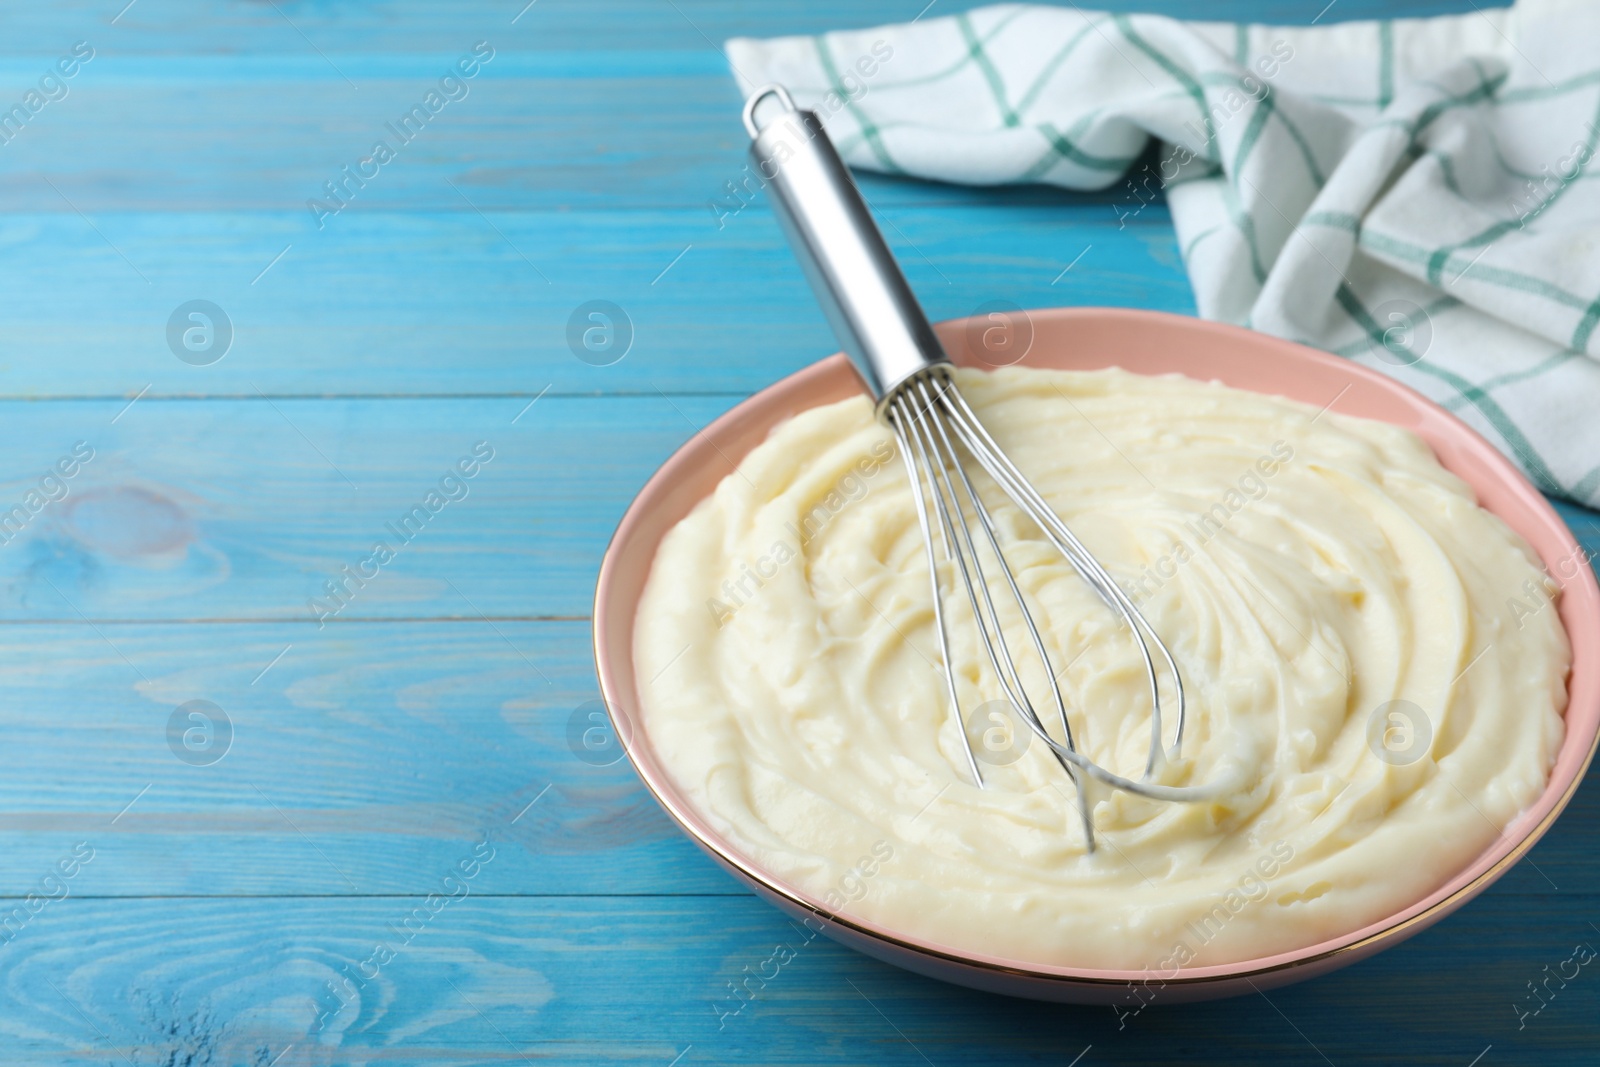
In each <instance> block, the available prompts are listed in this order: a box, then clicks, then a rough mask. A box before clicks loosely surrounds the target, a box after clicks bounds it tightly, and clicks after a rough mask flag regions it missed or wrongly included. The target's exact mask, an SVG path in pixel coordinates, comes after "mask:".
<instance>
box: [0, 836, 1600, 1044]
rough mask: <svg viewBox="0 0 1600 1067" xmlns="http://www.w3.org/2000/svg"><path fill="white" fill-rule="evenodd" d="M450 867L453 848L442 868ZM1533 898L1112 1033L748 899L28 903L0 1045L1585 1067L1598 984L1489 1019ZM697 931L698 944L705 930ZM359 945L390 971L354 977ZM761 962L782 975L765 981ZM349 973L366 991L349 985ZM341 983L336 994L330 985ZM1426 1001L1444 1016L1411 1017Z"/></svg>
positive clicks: (1090, 1016) (1515, 968) (1153, 1008)
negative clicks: (1269, 986)
mask: <svg viewBox="0 0 1600 1067" xmlns="http://www.w3.org/2000/svg"><path fill="white" fill-rule="evenodd" d="M490 841H491V845H492V846H493V845H494V839H493V837H492V835H491V838H490ZM501 851H502V850H498V848H497V851H496V854H495V858H494V859H493V860H491V862H490V863H489V864H488V865H487V866H484V867H482V869H481V873H480V875H479V877H480V878H486V877H488V876H489V874H490V872H492V871H493V870H494V867H495V865H496V864H498V863H499V862H500V855H501ZM471 854H472V853H471V849H470V847H469V848H468V849H466V850H464V851H463V853H462V856H463V857H466V856H470V855H471ZM99 862H100V860H99V858H98V857H97V858H96V859H95V860H94V861H93V863H91V865H90V867H89V868H87V869H86V870H85V874H84V875H83V877H87V876H88V872H89V871H92V870H93V868H94V865H95V864H98V863H99ZM1536 877H1537V876H1536V875H1534V874H1533V872H1532V871H1531V870H1528V869H1527V868H1526V867H1523V868H1519V870H1518V871H1517V872H1514V873H1513V874H1512V875H1511V876H1510V878H1509V879H1508V884H1507V885H1506V886H1505V887H1504V888H1502V889H1499V890H1497V891H1495V893H1494V894H1493V895H1492V896H1490V897H1489V898H1486V899H1485V900H1483V901H1482V902H1481V903H1479V904H1478V905H1476V906H1475V907H1474V908H1472V909H1470V910H1469V911H1468V912H1467V913H1465V914H1463V915H1461V916H1459V917H1457V918H1455V919H1453V920H1452V921H1451V922H1450V924H1449V926H1448V927H1447V928H1445V929H1436V930H1432V931H1428V932H1426V933H1424V934H1422V935H1420V936H1419V937H1417V938H1416V939H1414V940H1413V941H1411V942H1409V943H1408V944H1407V945H1406V946H1404V947H1403V948H1401V949H1398V950H1395V951H1392V952H1390V953H1388V954H1386V955H1385V956H1384V957H1383V960H1382V961H1381V962H1378V961H1372V962H1368V963H1364V964H1360V965H1358V966H1356V967H1354V968H1352V969H1349V970H1346V971H1343V972H1340V973H1339V974H1336V975H1333V976H1330V977H1327V978H1323V979H1319V980H1318V981H1316V982H1315V983H1313V984H1309V985H1302V986H1297V987H1294V988H1290V989H1286V990H1278V991H1274V992H1272V993H1270V994H1268V995H1266V996H1247V997H1240V998H1236V999H1233V1000H1229V1001H1222V1002H1218V1003H1212V1004H1200V1005H1189V1006H1179V1005H1171V1004H1162V1003H1161V1002H1160V998H1159V993H1157V994H1156V1000H1155V1001H1154V1002H1152V1003H1151V1004H1149V1005H1148V1006H1146V1007H1145V1008H1143V1009H1142V1010H1140V1011H1139V1012H1138V1013H1137V1014H1132V1013H1131V1012H1130V1010H1129V1009H1123V1013H1122V1014H1120V1015H1119V1013H1118V1012H1117V1011H1116V1010H1115V1009H1113V1008H1112V1007H1109V1006H1106V1007H1059V1006H1051V1005H1043V1004H1033V1003H1029V1002H1025V1001H1017V1000H1009V999H1005V998H1001V997H995V996H989V995H985V994H978V993H972V992H968V991H965V990H959V989H955V988H952V987H950V986H946V985H943V984H941V983H937V982H934V981H931V980H928V979H923V978H918V977H915V976H912V975H908V974H905V973H903V972H901V971H898V970H896V969H894V968H891V967H889V966H887V965H885V964H880V963H877V962H876V961H873V960H869V959H867V958H865V957H863V956H860V955H858V954H856V953H854V952H852V951H849V950H847V949H844V948H841V947H840V946H838V945H835V944H834V943H832V942H831V941H828V940H827V939H825V938H822V937H818V938H815V939H813V940H809V941H808V940H807V935H806V933H805V932H804V930H803V928H801V927H797V926H796V925H794V924H792V923H790V922H788V921H787V920H785V919H784V918H782V917H781V916H780V915H779V914H778V913H777V912H776V911H774V910H773V909H772V908H770V907H768V906H767V905H766V904H763V903H762V902H760V901H758V900H756V899H754V898H750V897H739V898H730V899H724V900H716V901H715V902H712V901H708V900H706V899H704V898H645V899H634V900H623V899H616V898H610V899H607V898H599V897H579V898H544V899H532V898H509V899H508V898H494V897H489V896H480V895H477V894H473V895H468V896H466V897H464V898H463V899H460V900H457V901H455V902H453V903H450V904H448V905H443V906H441V907H439V908H438V910H437V912H435V913H433V914H431V915H429V916H428V917H427V918H426V920H424V919H422V918H415V919H412V922H411V926H410V927H409V928H407V927H406V926H405V923H406V921H407V919H408V918H409V917H411V916H413V915H414V914H415V911H416V909H417V908H418V907H419V906H422V907H425V905H423V904H422V902H421V901H420V900H418V899H416V898H411V899H406V898H394V897H389V898H367V899H348V898H347V899H338V898H334V899H304V898H301V899H292V900H257V901H252V902H250V903H249V904H248V906H241V904H240V903H239V902H232V901H215V900H194V899H188V898H182V899H168V900H146V901H102V900H83V899H71V898H69V899H67V900H65V901H58V902H54V903H51V904H50V905H48V906H47V907H46V908H45V909H44V910H43V911H41V912H40V913H39V914H38V915H37V916H35V917H34V919H33V920H32V922H31V923H30V924H29V925H28V926H27V927H25V928H24V929H23V931H22V933H21V934H20V935H18V936H17V937H16V938H15V940H13V941H12V942H11V943H10V944H9V945H6V946H4V947H3V948H0V959H3V960H4V966H5V968H6V974H7V981H6V983H5V985H4V987H3V989H0V1035H4V1037H3V1038H0V1040H4V1042H5V1044H6V1049H7V1062H8V1063H14V1064H29V1065H34V1064H37V1065H40V1067H43V1065H46V1064H50V1065H55V1064H59V1063H61V1062H63V1061H71V1062H88V1063H96V1064H102V1063H103V1064H112V1063H134V1064H140V1065H143V1064H150V1063H159V1064H167V1063H178V1064H191V1063H192V1064H223V1063H228V1064H233V1063H242V1064H250V1065H252V1067H258V1065H265V1064H267V1063H269V1062H270V1061H272V1059H273V1058H274V1057H277V1056H281V1057H282V1059H280V1060H278V1063H279V1065H280V1067H283V1065H306V1064H333V1063H338V1064H369V1063H392V1062H407V1063H409V1062H417V1063H429V1064H463V1065H465V1064H493V1063H506V1062H523V1061H526V1062H535V1063H551V1064H595V1063H613V1062H626V1063H639V1064H656V1065H661V1067H664V1065H666V1064H668V1063H669V1062H671V1061H672V1060H673V1058H674V1057H675V1056H682V1057H683V1058H682V1059H681V1060H680V1061H679V1062H680V1063H725V1064H863V1063H871V1064H880V1063H881V1064H907V1065H912V1064H923V1065H925V1064H928V1063H932V1064H936V1065H945V1064H961V1063H1005V1064H1060V1065H1064V1064H1067V1063H1069V1062H1072V1060H1073V1057H1075V1056H1079V1055H1082V1057H1083V1058H1082V1059H1081V1060H1079V1061H1078V1062H1079V1063H1080V1064H1109V1063H1115V1064H1126V1065H1139V1067H1145V1065H1152V1067H1153V1065H1163V1067H1165V1065H1170V1064H1173V1063H1211V1062H1217V1063H1228V1064H1233V1065H1272V1067H1279V1065H1282V1064H1286V1063H1295V1064H1313V1063H1335V1064H1341V1065H1344V1064H1369V1065H1392V1064H1395V1063H1421V1064H1434V1065H1453V1067H1467V1065H1468V1064H1469V1063H1471V1061H1472V1059H1473V1057H1475V1056H1478V1055H1480V1054H1481V1053H1484V1051H1485V1049H1486V1047H1489V1046H1492V1050H1491V1051H1490V1052H1489V1053H1488V1055H1486V1056H1485V1057H1484V1058H1483V1059H1482V1060H1481V1061H1480V1063H1483V1064H1487V1063H1494V1062H1499V1063H1540V1064H1548V1065H1552V1067H1564V1065H1569V1064H1572V1065H1576V1064H1589V1063H1592V1062H1593V1039H1594V1032H1593V1017H1594V1013H1595V1012H1596V1010H1600V982H1597V981H1596V980H1595V976H1594V975H1593V974H1590V973H1588V971H1587V970H1586V969H1585V970H1581V971H1580V972H1579V974H1580V978H1579V979H1576V980H1574V981H1572V982H1571V983H1569V984H1568V986H1567V988H1565V989H1557V988H1556V986H1555V985H1554V984H1552V986H1551V989H1552V990H1554V991H1555V996H1554V997H1553V998H1552V999H1550V1000H1549V1001H1548V1002H1547V1006H1546V1007H1544V1008H1543V1010H1541V1011H1540V1013H1539V1014H1538V1015H1536V1016H1530V1017H1528V1018H1526V1019H1524V1020H1523V1028H1522V1029H1521V1030H1518V1028H1517V1027H1518V1015H1517V1012H1516V1010H1515V1009H1514V1005H1516V1004H1518V1003H1521V1002H1522V1001H1525V1000H1526V999H1527V998H1528V996H1529V994H1528V993H1527V991H1526V989H1525V983H1526V982H1528V981H1529V980H1535V979H1538V978H1540V977H1541V976H1542V974H1543V969H1544V967H1545V966H1546V965H1550V966H1551V967H1554V966H1556V965H1557V964H1559V963H1561V962H1562V961H1564V960H1566V959H1567V958H1568V957H1569V955H1570V954H1571V952H1572V949H1573V946H1574V944H1575V943H1577V942H1579V941H1585V940H1587V941H1590V942H1592V941H1594V940H1595V939H1596V936H1597V935H1595V933H1594V932H1593V931H1592V930H1591V929H1590V928H1589V927H1588V926H1587V924H1585V923H1583V922H1582V921H1580V920H1576V919H1574V918H1572V917H1570V916H1569V917H1558V916H1556V915H1554V914H1553V913H1552V909H1550V908H1549V906H1548V902H1547V901H1546V900H1544V899H1542V898H1540V897H1538V896H1527V895H1523V894H1522V893H1520V892H1518V887H1519V886H1523V885H1526V884H1527V883H1528V880H1529V879H1530V878H1536ZM466 884H467V885H469V886H470V885H471V883H470V882H469V883H466ZM457 892H461V890H457ZM708 910H714V911H715V914H716V919H715V921H714V922H707V921H706V913H707V911H708ZM1508 925H1509V926H1513V927H1514V928H1515V930H1516V931H1517V932H1516V934H1515V935H1514V936H1513V935H1512V934H1510V933H1509V931H1508V929H1507V927H1508ZM408 934H409V940H408ZM380 944H381V945H384V946H387V947H389V948H390V949H391V950H392V951H394V953H395V955H394V958H393V959H391V960H389V962H387V963H386V964H383V965H382V966H376V967H375V966H373V965H368V966H367V967H366V968H365V970H364V971H363V966H362V965H363V964H364V963H367V962H368V961H369V960H371V959H372V953H373V951H374V949H375V947H376V946H378V945H380ZM779 949H782V950H783V951H782V952H779V953H777V957H778V958H781V959H785V961H786V962H784V963H783V964H781V965H777V964H768V963H767V961H768V960H771V959H773V958H774V956H775V950H779ZM374 970H376V974H373V971H374ZM1569 970H1570V968H1569ZM774 972H775V973H774ZM362 974H366V975H369V976H370V977H368V978H367V980H366V981H365V982H364V983H361V982H359V981H357V977H358V976H360V975H362ZM760 974H765V975H767V976H768V980H767V981H765V982H763V981H761V980H760V978H755V979H752V980H750V981H749V982H748V984H747V988H748V989H749V990H751V991H752V993H753V995H750V996H748V997H747V998H746V999H744V1000H740V999H738V998H737V997H736V996H735V995H734V994H733V993H732V992H731V991H730V987H731V986H732V985H733V984H734V983H740V984H746V983H745V980H746V978H747V977H748V976H750V975H760ZM347 975H348V976H350V977H351V982H350V987H353V990H354V991H353V992H352V991H351V989H350V988H347V987H344V986H343V985H342V982H343V979H344V977H345V976H347ZM330 983H331V984H332V985H333V989H332V990H330V988H329V987H330ZM1445 984H1448V987H1449V989H1448V994H1445V993H1439V994H1433V995H1430V992H1429V991H1430V990H1433V989H1438V988H1439V987H1440V986H1442V985H1445ZM340 989H344V992H343V993H340V992H338V990H340ZM1519 998H1520V1000H1519ZM1446 1005H1448V1010H1447V1011H1445V1010H1440V1009H1441V1008H1444V1007H1445V1006H1446ZM319 1020H320V1026H319ZM686 1049H689V1050H690V1051H688V1053H687V1054H685V1050H686ZM286 1050H287V1051H286Z"/></svg>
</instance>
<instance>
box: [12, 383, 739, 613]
mask: <svg viewBox="0 0 1600 1067" xmlns="http://www.w3.org/2000/svg"><path fill="white" fill-rule="evenodd" d="M528 403H529V401H527V400H524V399H522V398H517V397H507V398H499V399H492V400H490V399H484V400H432V401H429V400H387V401H383V400H338V401H319V400H299V401H295V400H277V401H267V400H263V399H261V398H259V397H258V398H256V399H254V400H251V401H245V400H200V401H161V400H151V399H149V398H146V399H143V400H140V401H138V402H137V403H136V404H134V405H133V406H132V407H127V408H125V402H123V401H61V402H57V403H50V404H29V403H20V402H12V403H10V404H8V405H0V455H5V456H7V457H8V460H7V467H8V470H9V472H10V478H8V480H7V481H5V482H3V483H0V487H3V492H4V494H5V495H4V496H0V501H4V504H5V506H4V507H3V508H0V512H3V511H7V510H8V509H9V508H10V507H11V506H12V505H13V504H21V503H25V502H26V500H27V496H26V494H27V492H28V491H29V490H30V489H32V488H34V487H35V486H36V485H37V483H38V482H39V481H40V479H41V478H42V477H43V475H44V474H45V473H46V472H48V471H50V470H51V469H52V467H53V466H54V465H55V464H56V463H57V462H58V461H59V460H60V459H61V457H64V456H67V455H68V454H69V453H70V451H71V450H72V448H73V446H74V442H75V441H79V440H81V441H84V442H86V443H88V444H89V446H90V447H92V448H93V449H94V450H95V458H94V459H93V460H92V461H91V462H89V463H88V464H87V465H86V466H84V467H82V468H81V469H80V470H79V472H78V474H77V475H76V476H75V477H74V478H73V479H71V480H70V481H68V482H67V483H66V485H67V487H68V489H69V495H68V496H67V497H66V498H65V499H64V500H62V501H61V502H59V503H54V504H49V505H47V506H46V507H45V508H44V509H43V510H42V511H40V512H39V514H37V515H35V516H32V517H31V518H30V520H29V522H28V524H27V526H26V527H25V528H24V529H23V531H22V532H21V534H20V535H16V536H14V537H12V539H11V540H10V542H9V543H8V544H5V545H3V546H0V581H3V582H4V587H3V591H0V619H11V620H16V619H29V618H31V619H53V620H60V621H73V622H76V621H80V620H81V619H83V618H91V619H96V620H99V619H195V618H225V619H283V620H294V621H297V622H300V623H302V624H309V625H311V626H312V628H313V629H314V628H315V623H316V621H317V619H318V617H319V614H320V611H319V613H317V614H314V613H313V609H312V608H311V606H310V605H309V601H310V600H311V598H313V597H318V598H324V599H326V598H327V597H328V593H327V586H328V583H330V582H333V581H335V580H336V579H337V580H339V581H344V580H345V579H344V577H343V570H342V568H345V567H349V568H351V569H352V570H353V571H361V570H365V571H366V572H368V573H371V572H372V571H373V570H374V569H377V574H376V577H374V578H372V579H371V580H370V581H369V582H368V583H367V584H365V585H364V586H363V587H361V588H359V589H357V588H356V587H355V586H354V585H349V586H347V587H346V588H347V589H348V590H350V592H349V593H348V594H347V597H346V600H347V606H346V607H344V608H342V609H340V610H339V611H338V612H337V617H338V618H339V619H341V620H347V619H352V618H412V617H429V618H431V617H446V618H466V619H475V618H478V617H479V613H480V612H481V613H483V614H487V615H491V616H496V617H514V618H526V617H550V616H557V617H575V618H584V617H587V614H588V611H589V604H590V601H591V599H592V597H593V584H594V575H595V573H596V571H597V569H598V566H599V561H600V556H601V553H602V552H603V550H604V548H605V544H606V541H607V539H608V538H609V536H610V533H611V530H612V529H613V528H614V527H615V524H616V521H617V519H618V518H620V517H621V514H622V511H623V509H624V508H625V507H626V506H627V503H628V501H629V500H630V499H631V498H632V496H633V494H634V493H635V492H636V491H637V489H638V488H639V486H640V485H642V484H643V482H644V481H645V479H646V478H647V477H648V476H649V474H650V473H651V472H652V471H653V470H654V469H655V467H656V466H657V465H658V464H659V463H660V462H661V461H662V460H663V459H665V458H666V457H667V456H668V455H669V454H670V453H671V452H672V450H673V449H675V448H677V447H678V445H679V444H681V443H682V442H683V441H684V440H686V439H687V438H688V437H689V436H690V435H692V434H693V433H694V432H695V431H696V429H698V427H699V426H701V425H703V424H704V423H705V422H706V421H708V420H709V419H710V418H712V417H713V416H715V415H716V414H718V413H720V412H721V411H722V410H724V409H725V408H726V407H727V406H728V405H729V404H730V403H731V399H729V398H722V397H711V398H696V397H680V398H677V399H667V398H664V397H660V396H652V397H631V398H618V399H616V400H614V401H602V400H597V399H586V398H570V397H545V398H544V399H542V400H540V401H538V403H536V404H535V405H534V406H533V407H531V408H529V407H527V405H528ZM119 409H125V410H121V413H120V415H119ZM519 414H520V418H518V416H519ZM113 419H115V420H116V421H115V422H113V421H112V420H113ZM513 420H515V422H514V421H513ZM480 442H487V447H488V448H490V449H493V452H494V458H493V459H492V460H490V461H489V462H488V463H487V464H483V465H480V467H479V468H478V473H477V475H476V476H475V477H473V478H472V479H470V480H464V479H460V478H459V477H456V479H455V481H452V482H451V483H449V485H447V486H446V487H445V488H446V490H447V491H451V492H454V493H455V494H456V495H458V496H459V495H460V493H461V492H462V491H463V488H462V487H463V486H464V490H465V492H466V496H465V497H464V498H462V499H459V500H457V501H456V502H454V503H445V502H444V501H443V500H442V499H441V498H440V497H438V496H436V497H435V499H436V500H438V501H439V502H440V503H441V504H442V505H443V506H442V510H440V511H439V513H438V514H437V515H433V514H431V513H429V512H428V511H427V510H426V508H424V512H423V513H424V514H425V515H428V521H427V523H426V524H425V525H422V528H421V530H420V532H417V531H416V530H415V527H416V525H418V523H417V520H416V519H415V518H413V521H412V525H411V526H408V527H405V528H403V529H402V528H401V523H402V518H403V517H404V516H406V515H408V514H411V512H412V509H413V508H415V507H419V506H424V505H426V504H427V503H428V494H429V493H430V492H432V493H436V494H439V493H440V492H441V490H440V483H441V481H442V480H443V479H445V478H446V477H447V476H451V477H453V476H454V475H453V472H454V471H455V469H456V465H457V464H458V463H459V462H461V461H462V460H463V459H466V460H469V461H470V460H472V459H473V456H472V450H473V448H474V446H475V445H476V444H478V443H480ZM470 465H471V464H470V463H469V466H470ZM458 483H459V484H458ZM391 527H393V529H392V528H391ZM396 530H399V532H400V533H402V534H403V533H406V531H407V530H411V531H412V533H411V534H410V538H411V539H410V540H409V541H403V540H402V539H401V537H400V536H397V534H396ZM379 541H382V542H383V543H385V544H386V545H388V546H389V548H390V549H391V550H392V551H394V552H395V553H396V556H395V558H394V559H393V560H392V561H390V562H389V563H387V564H385V565H383V566H382V567H381V568H375V566H374V565H373V564H371V563H368V564H366V565H365V566H363V561H364V560H369V559H370V558H371V554H372V550H373V547H374V545H375V544H376V543H377V542H379ZM327 603H329V604H332V603H333V602H332V601H331V600H328V601H327ZM335 606H336V605H335Z"/></svg>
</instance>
